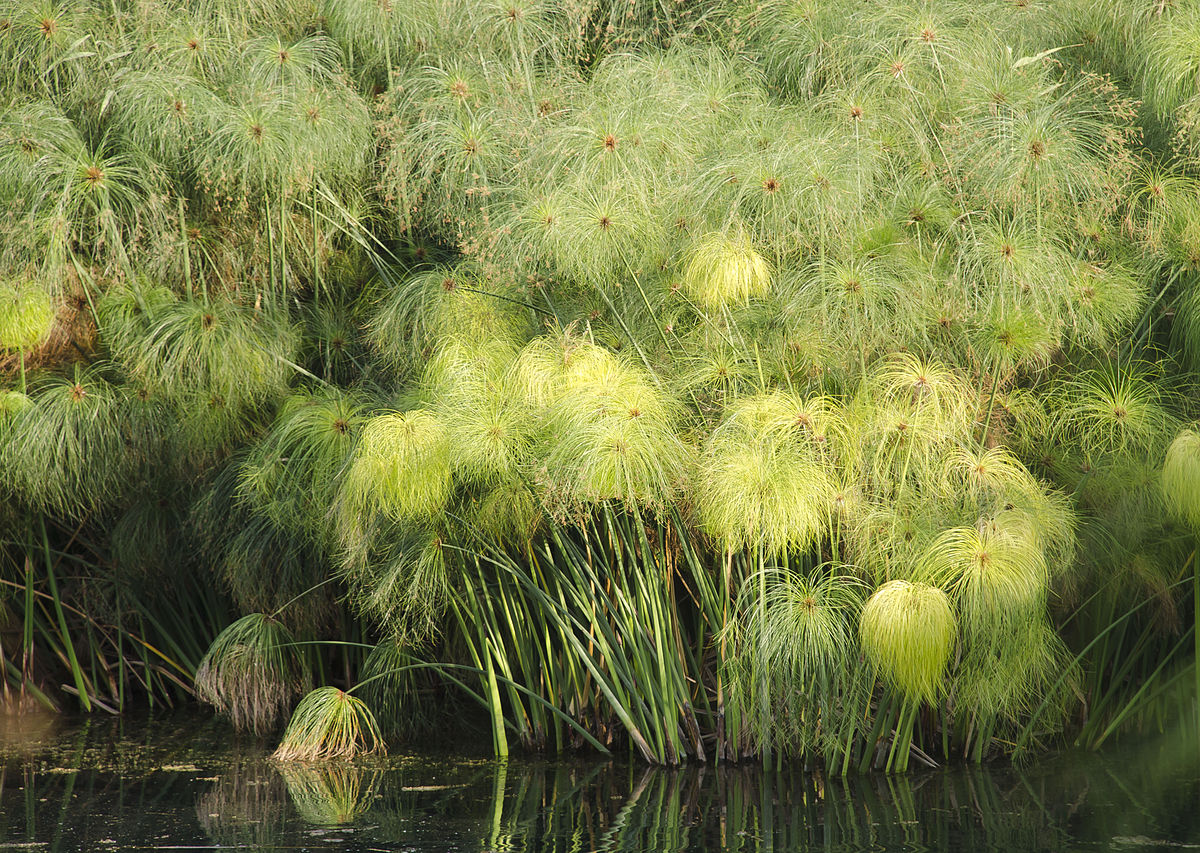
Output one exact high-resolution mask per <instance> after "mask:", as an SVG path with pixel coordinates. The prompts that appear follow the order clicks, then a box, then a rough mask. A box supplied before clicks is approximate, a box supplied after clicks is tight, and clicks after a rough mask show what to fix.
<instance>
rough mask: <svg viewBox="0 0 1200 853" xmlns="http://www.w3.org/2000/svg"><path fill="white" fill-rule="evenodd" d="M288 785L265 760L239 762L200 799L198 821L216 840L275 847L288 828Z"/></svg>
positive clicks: (197, 813) (225, 842)
mask: <svg viewBox="0 0 1200 853" xmlns="http://www.w3.org/2000/svg"><path fill="white" fill-rule="evenodd" d="M287 807H288V795H287V787H286V786H285V785H284V783H283V780H282V779H281V778H279V774H278V773H276V772H275V768H274V767H272V766H271V765H270V763H268V762H267V761H266V760H263V759H250V760H247V761H238V762H236V763H235V764H234V765H233V766H232V767H231V768H230V769H228V770H226V771H225V772H224V773H222V774H221V775H220V776H218V777H217V778H216V780H215V781H213V782H212V787H211V788H210V789H209V790H208V791H205V792H204V793H203V794H201V795H200V796H198V797H197V798H196V820H198V821H199V823H200V826H201V827H202V828H203V829H204V831H205V832H206V833H207V834H208V837H209V838H211V839H212V840H213V842H214V843H216V844H220V845H222V846H226V847H241V846H246V845H250V846H253V847H257V848H267V847H271V846H273V845H274V844H275V843H276V842H278V840H279V839H280V838H282V837H283V836H284V835H285V834H286V832H287V828H288V817H289V816H288V808H287Z"/></svg>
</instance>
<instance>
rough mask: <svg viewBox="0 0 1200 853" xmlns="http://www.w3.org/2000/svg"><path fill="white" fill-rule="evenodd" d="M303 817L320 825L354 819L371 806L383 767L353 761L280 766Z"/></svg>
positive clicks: (289, 791)
mask: <svg viewBox="0 0 1200 853" xmlns="http://www.w3.org/2000/svg"><path fill="white" fill-rule="evenodd" d="M279 772H280V773H282V774H283V780H284V781H285V782H286V783H287V789H288V793H289V794H291V795H292V804H293V805H294V806H295V807H296V812H297V813H298V814H299V815H300V818H301V819H302V820H305V821H307V822H308V823H311V824H314V825H316V826H341V825H342V824H346V823H351V822H352V821H353V820H354V819H355V818H356V817H358V816H359V815H361V814H362V813H363V812H364V811H366V810H367V808H368V807H369V806H371V804H372V802H373V800H374V799H375V786H376V784H378V782H379V775H380V771H379V770H373V771H367V770H364V769H363V768H361V767H356V766H354V765H352V764H342V763H337V764H331V765H311V764H284V765H281V766H280V767H279Z"/></svg>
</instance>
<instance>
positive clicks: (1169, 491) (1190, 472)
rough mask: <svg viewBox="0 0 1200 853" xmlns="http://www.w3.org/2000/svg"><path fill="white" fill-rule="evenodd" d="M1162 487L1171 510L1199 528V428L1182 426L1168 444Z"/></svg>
mask: <svg viewBox="0 0 1200 853" xmlns="http://www.w3.org/2000/svg"><path fill="white" fill-rule="evenodd" d="M1162 490H1163V495H1164V496H1165V497H1166V499H1167V505H1168V506H1169V507H1170V508H1171V511H1172V512H1173V513H1174V514H1175V515H1176V516H1177V517H1178V518H1180V519H1182V520H1183V521H1185V522H1187V524H1189V525H1190V526H1191V527H1193V528H1196V529H1200V433H1197V432H1196V430H1194V429H1185V430H1183V431H1182V432H1180V433H1179V435H1177V436H1175V440H1174V441H1172V442H1171V446H1170V447H1169V448H1167V458H1166V459H1165V460H1164V461H1163V469H1162Z"/></svg>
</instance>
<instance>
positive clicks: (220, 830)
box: [0, 724, 1200, 853]
mask: <svg viewBox="0 0 1200 853" xmlns="http://www.w3.org/2000/svg"><path fill="white" fill-rule="evenodd" d="M209 733H210V735H212V739H213V740H214V741H215V739H216V737H217V736H218V731H217V730H216V729H210V730H209ZM176 734H178V733H176ZM224 737H225V734H224V733H223V730H222V731H221V733H220V738H221V739H222V740H224ZM114 743H115V746H114V745H113V744H107V745H105V735H104V732H102V731H97V730H95V729H93V730H92V731H90V732H88V733H87V735H86V737H85V736H84V735H79V736H78V737H76V738H75V739H74V740H72V739H70V738H67V739H65V740H64V741H62V744H63V746H62V749H61V750H59V751H57V752H53V753H47V754H42V755H39V756H36V757H29V756H25V757H18V756H15V755H12V754H10V756H11V757H10V758H9V760H8V761H7V763H6V764H4V765H2V766H3V768H4V769H3V770H0V850H4V849H6V848H13V847H15V846H30V845H36V846H37V847H38V848H39V849H50V850H82V849H96V848H108V849H116V848H122V847H124V848H129V847H147V848H157V849H165V848H167V847H171V846H177V847H179V846H197V847H209V848H211V847H213V846H221V847H242V848H252V849H259V850H270V849H297V848H305V849H310V850H311V849H345V850H373V851H379V850H410V851H433V850H451V849H454V850H461V851H480V853H482V851H505V853H526V851H527V852H528V853H534V851H537V853H551V851H554V852H555V853H558V851H561V853H576V851H591V850H595V851H663V850H671V851H708V850H728V851H746V853H751V851H753V852H754V853H760V851H761V853H766V851H784V850H787V851H797V850H801V851H802V850H817V849H820V850H826V851H852V850H853V851H858V850H888V849H900V848H903V849H905V850H956V851H957V850H976V849H992V850H1062V849H1072V848H1082V847H1089V848H1092V849H1096V848H1099V849H1114V850H1131V851H1136V850H1144V849H1154V848H1155V847H1158V848H1160V849H1167V848H1170V849H1179V847H1180V845H1185V846H1191V845H1200V814H1198V813H1200V809H1198V808H1197V806H1198V805H1200V758H1198V755H1200V740H1198V739H1197V737H1196V727H1195V724H1192V725H1191V726H1189V727H1186V728H1185V729H1182V730H1180V731H1177V732H1173V733H1171V734H1170V735H1168V736H1165V737H1162V738H1159V739H1157V740H1154V741H1146V742H1143V743H1141V744H1138V745H1129V746H1127V747H1125V748H1123V749H1122V750H1121V751H1120V752H1116V751H1114V752H1111V753H1109V754H1107V755H1103V756H1097V755H1090V754H1084V755H1079V754H1076V755H1065V756H1059V757H1055V758H1047V759H1043V760H1041V761H1039V762H1038V763H1037V764H1035V765H1033V766H1030V767H1026V768H1024V769H1023V770H1021V771H1018V770H1016V769H1014V768H1011V767H992V768H978V767H973V768H964V769H954V770H948V771H938V772H931V773H925V774H910V775H907V776H903V777H887V776H882V775H871V776H861V777H854V778H850V779H845V780H844V779H825V778H824V777H823V776H822V775H821V774H819V773H811V772H802V771H800V770H795V771H785V772H766V773H764V772H763V771H762V770H761V769H760V768H759V767H757V766H755V767H749V766H744V767H732V768H731V767H723V768H713V767H705V766H691V767H685V768H682V769H678V770H663V769H651V768H646V767H643V766H641V765H636V764H633V765H630V764H624V763H613V762H590V761H579V760H575V761H562V762H548V761H542V762H527V761H513V762H509V763H504V762H495V761H491V760H471V759H462V758H451V757H447V756H442V757H428V756H424V757H422V756H402V757H392V758H389V759H386V760H379V761H376V762H373V763H369V764H345V763H342V764H321V765H315V764H314V765H281V764H279V763H276V762H272V761H270V760H268V759H267V758H265V749H264V747H263V746H262V745H259V744H251V745H249V746H246V745H243V747H242V748H241V749H240V750H239V749H237V748H230V747H227V746H224V745H220V746H218V745H216V744H215V743H208V744H207V745H205V743H203V742H201V741H200V740H193V741H191V742H189V743H187V744H185V745H184V746H183V747H180V746H179V745H178V744H177V745H176V748H177V750H179V753H178V756H177V757H176V758H175V759H169V756H170V755H171V753H169V752H168V751H166V750H165V749H164V748H163V746H162V745H161V744H159V743H157V742H155V740H154V737H153V735H144V736H141V737H140V738H134V739H132V740H130V739H125V740H122V739H120V738H117V739H116V740H115V741H114ZM98 744H99V746H98ZM97 756H101V757H103V758H102V759H101V758H98V757H97ZM138 756H142V758H138ZM0 757H2V756H0ZM168 759H169V760H168Z"/></svg>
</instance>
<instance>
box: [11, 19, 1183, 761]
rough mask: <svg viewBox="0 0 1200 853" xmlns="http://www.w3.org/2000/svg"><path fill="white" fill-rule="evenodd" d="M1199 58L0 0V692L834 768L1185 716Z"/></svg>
mask: <svg viewBox="0 0 1200 853" xmlns="http://www.w3.org/2000/svg"><path fill="white" fill-rule="evenodd" d="M1198 38H1200V12H1198V11H1197V9H1194V8H1193V4H1191V3H1187V2H1179V3H1166V4H1164V3H1145V2H1136V0H1067V1H1066V2H1055V3H1052V4H1051V3H1043V2H1037V0H1030V2H1026V1H1025V0H1022V2H1008V0H987V1H986V2H972V3H960V2H955V0H947V1H946V2H938V3H933V2H917V3H913V2H908V3H899V2H890V0H889V2H866V0H864V2H851V3H846V2H837V3H833V2H819V0H763V1H762V2H739V1H738V0H711V2H697V3H682V4H677V3H660V2H646V0H632V2H628V3H616V2H612V1H611V0H479V1H477V2H465V1H464V0H411V1H410V2H401V3H391V2H386V1H385V2H376V0H258V2H255V3H253V4H249V5H247V4H245V3H235V2H227V0H188V1H187V2H184V0H155V1H154V2H144V3H132V2H124V0H114V2H112V3H106V4H99V3H95V4H94V3H92V2H90V0H63V2H57V3H52V2H44V1H43V0H0V69H3V70H2V71H0V75H2V77H0V79H2V81H3V86H0V93H2V94H0V209H2V210H3V213H0V353H2V359H0V371H2V374H0V376H2V379H0V381H2V382H3V387H4V390H3V391H2V392H0V393H2V396H0V495H2V498H3V500H2V501H0V537H2V539H3V541H2V547H0V590H2V592H0V658H2V659H3V666H4V670H5V671H4V674H3V679H2V683H3V690H4V691H5V692H4V695H5V697H6V702H11V703H13V704H21V703H42V704H45V705H49V706H53V707H58V708H69V707H75V706H80V707H82V708H84V709H87V710H101V711H113V712H120V711H121V710H123V709H125V708H126V707H128V706H129V705H130V704H131V703H142V702H150V703H151V704H155V705H157V704H161V703H175V702H178V701H186V700H187V699H189V698H190V697H191V696H192V695H196V696H198V697H199V698H201V699H203V700H204V701H206V702H209V703H211V704H213V705H215V706H216V707H217V708H218V709H220V710H221V711H222V712H224V713H226V714H228V715H229V716H230V718H231V719H232V720H233V722H234V723H235V724H236V725H237V726H238V727H240V728H243V729H248V730H252V731H254V732H256V733H258V734H260V735H268V734H272V733H276V732H279V731H281V730H282V728H283V726H284V724H285V723H287V722H288V720H289V718H291V723H290V725H288V728H287V731H286V733H284V734H283V736H282V737H283V746H282V747H281V755H282V756H286V757H291V758H298V757H309V758H312V757H318V756H327V755H331V754H338V755H344V754H349V753H353V752H356V751H359V750H375V749H380V748H382V746H383V744H384V743H385V742H391V743H402V742H404V741H405V739H406V738H407V739H411V738H420V737H427V736H429V734H430V733H431V732H437V733H439V734H440V735H441V736H445V735H446V733H447V731H448V730H451V729H453V728H454V727H456V726H462V727H466V728H474V729H476V730H479V731H483V732H485V733H488V735H489V736H490V737H491V739H492V744H493V749H494V751H495V752H496V754H497V755H507V754H508V752H509V750H510V748H511V747H512V746H513V745H516V746H519V747H520V748H522V749H529V750H538V749H544V750H564V749H568V748H571V747H579V746H582V747H586V748H588V749H594V750H602V751H612V750H616V751H621V752H624V751H627V750H628V751H631V752H632V753H634V754H636V755H638V756H639V757H640V758H641V759H644V760H645V761H648V762H652V763H663V764H677V763H680V762H684V761H686V760H689V759H693V758H695V759H700V760H706V761H712V760H720V761H738V760H742V759H747V758H750V757H752V756H753V757H756V758H758V759H761V760H763V761H765V762H782V761H784V760H786V759H791V758H803V759H805V760H807V761H811V762H816V763H820V764H821V765H822V766H823V767H824V768H825V770H826V772H828V773H829V774H831V775H845V774H848V773H852V772H855V771H859V770H867V769H871V768H883V769H887V770H889V771H899V770H904V769H906V768H908V767H910V766H911V764H913V763H914V762H916V763H920V764H925V765H934V764H940V763H943V762H946V761H952V760H955V759H956V758H965V759H968V760H973V761H981V760H983V759H985V758H987V757H991V756H996V755H1001V754H1004V755H1020V754H1023V753H1028V752H1029V751H1030V750H1040V749H1044V748H1045V747H1046V746H1047V745H1049V744H1051V743H1055V742H1057V741H1058V740H1060V739H1066V740H1070V741H1076V742H1079V743H1082V744H1086V745H1089V746H1098V745H1100V744H1102V743H1104V742H1106V741H1108V740H1109V739H1111V738H1112V737H1113V736H1115V735H1116V734H1118V733H1121V732H1123V731H1126V730H1129V729H1136V728H1148V727H1149V728H1153V727H1161V726H1162V725H1164V723H1165V721H1166V720H1168V719H1169V718H1171V717H1174V716H1178V715H1181V714H1183V715H1186V714H1195V713H1197V712H1198V709H1200V667H1198V666H1197V657H1198V655H1197V653H1196V652H1197V648H1198V647H1200V634H1198V633H1197V627H1196V623H1197V621H1198V620H1197V616H1196V614H1197V612H1198V611H1200V590H1198V581H1197V578H1198V576H1200V575H1198V573H1197V569H1196V531H1197V529H1198V526H1200V427H1198V425H1197V420H1196V418H1197V415H1198V414H1200V412H1198V411H1197V406H1196V402H1195V401H1196V390H1197V383H1196V376H1197V374H1196V371H1197V369H1198V368H1200V288H1198V284H1197V283H1198V278H1200V276H1198V272H1200V176H1198V170H1197V160H1196V158H1197V156H1200V142H1198V140H1200V95H1197V94H1196V93H1195V91H1194V89H1195V84H1194V81H1195V79H1196V72H1197V69H1198V68H1200V54H1197V53H1196V51H1195V50H1194V49H1193V47H1194V45H1195V44H1196V43H1197V40H1198ZM59 685H62V686H61V687H60V686H59ZM293 709H295V711H296V715H295V717H292V712H293Z"/></svg>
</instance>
